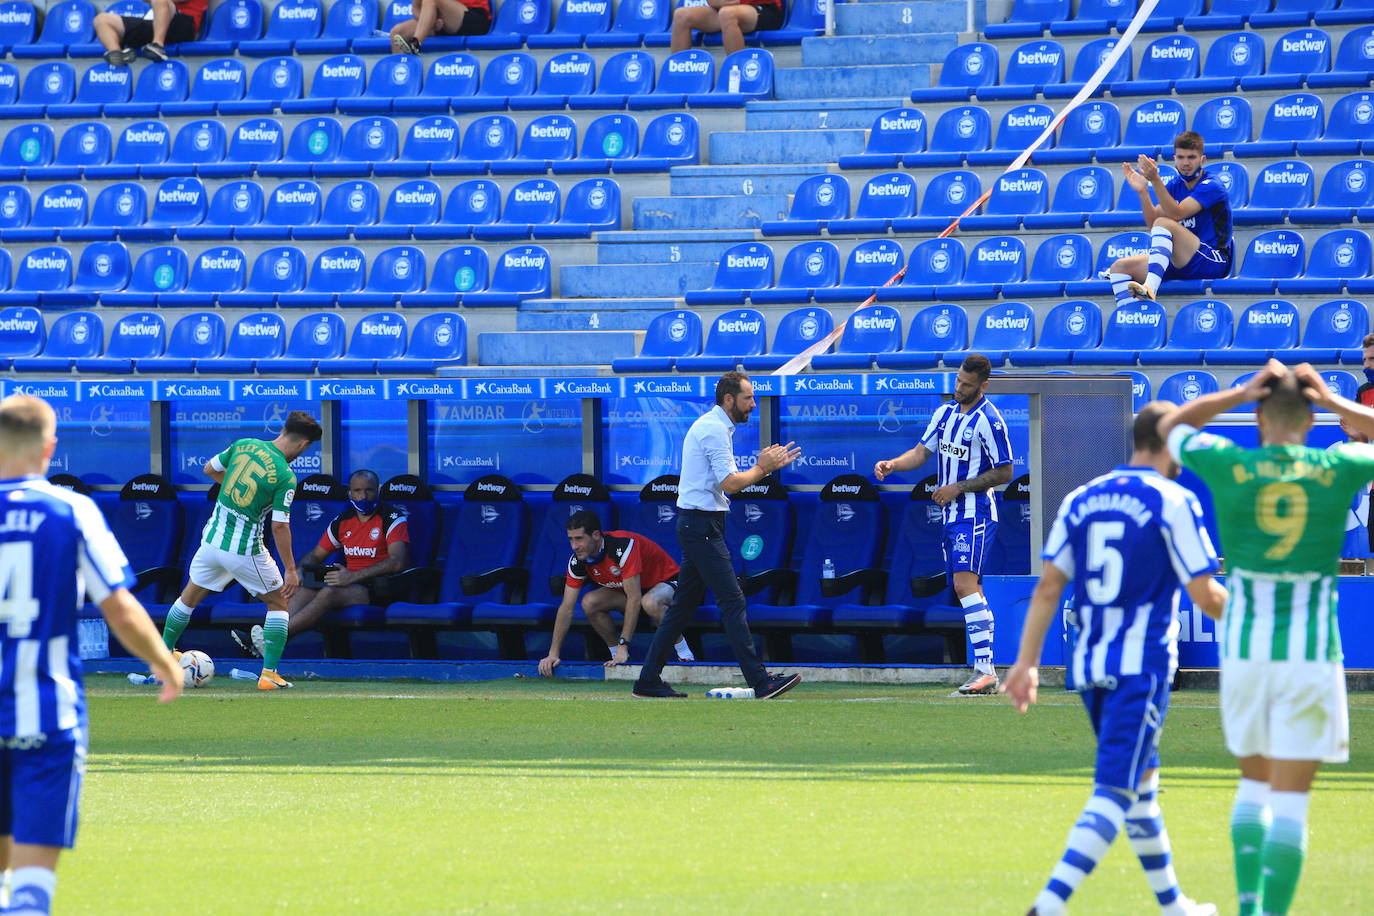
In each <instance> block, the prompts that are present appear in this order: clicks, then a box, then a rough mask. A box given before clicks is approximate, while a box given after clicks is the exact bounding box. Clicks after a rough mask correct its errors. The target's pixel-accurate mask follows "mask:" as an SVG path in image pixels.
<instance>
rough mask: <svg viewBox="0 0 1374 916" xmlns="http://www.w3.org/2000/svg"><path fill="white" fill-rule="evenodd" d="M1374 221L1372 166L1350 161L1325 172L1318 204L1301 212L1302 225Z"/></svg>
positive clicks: (1373, 167) (1318, 195)
mask: <svg viewBox="0 0 1374 916" xmlns="http://www.w3.org/2000/svg"><path fill="white" fill-rule="evenodd" d="M1356 216H1359V217H1360V222H1362V223H1363V222H1370V221H1374V163H1371V162H1370V161H1369V160H1368V159H1349V160H1347V161H1345V162H1340V163H1337V164H1336V165H1333V166H1331V167H1330V168H1329V169H1327V170H1326V175H1325V176H1324V177H1323V178H1322V186H1321V190H1320V191H1319V192H1318V194H1317V205H1316V206H1315V207H1313V208H1311V209H1309V210H1306V211H1304V212H1303V213H1302V219H1303V221H1304V222H1310V223H1348V222H1350V221H1351V220H1352V219H1354V218H1355V217H1356Z"/></svg>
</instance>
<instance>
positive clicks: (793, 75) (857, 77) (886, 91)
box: [712, 39, 931, 162]
mask: <svg viewBox="0 0 1374 916" xmlns="http://www.w3.org/2000/svg"><path fill="white" fill-rule="evenodd" d="M808 40H810V39H808ZM930 73H931V65H930V64H919V63H918V64H902V65H889V66H872V67H854V66H833V67H783V68H781V69H779V70H777V71H775V76H774V78H773V94H774V96H775V97H777V98H779V99H834V98H843V99H852V98H870V99H872V98H876V99H901V98H910V97H911V90H912V88H913V87H915V86H929V85H930ZM712 161H713V162H714V161H716V160H715V159H714V158H713V159H712ZM774 161H778V162H786V161H788V160H774ZM832 161H833V160H832Z"/></svg>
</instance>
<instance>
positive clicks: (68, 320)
mask: <svg viewBox="0 0 1374 916" xmlns="http://www.w3.org/2000/svg"><path fill="white" fill-rule="evenodd" d="M104 347H105V323H104V322H103V321H102V320H101V318H100V316H99V315H98V314H96V313H95V312H64V313H63V314H61V315H59V316H58V317H57V320H56V321H54V322H53V324H52V327H51V328H50V329H49V330H48V339H47V341H46V343H45V344H44V346H43V353H42V355H41V356H22V357H15V358H14V361H13V365H12V368H13V369H14V370H15V371H16V372H57V373H62V374H66V373H68V372H71V370H72V366H73V365H75V363H76V360H77V359H82V358H86V357H91V356H99V355H100V352H101V350H102V349H104Z"/></svg>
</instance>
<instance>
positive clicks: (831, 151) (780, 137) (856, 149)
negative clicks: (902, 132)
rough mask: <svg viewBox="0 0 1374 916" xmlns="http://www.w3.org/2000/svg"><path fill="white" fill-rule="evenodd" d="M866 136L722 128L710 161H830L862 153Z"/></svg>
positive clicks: (860, 132)
mask: <svg viewBox="0 0 1374 916" xmlns="http://www.w3.org/2000/svg"><path fill="white" fill-rule="evenodd" d="M858 69H863V68H858ZM873 69H877V68H873ZM884 69H898V68H884ZM810 72H816V73H820V72H824V71H819V70H817V71H810ZM867 139H868V132H867V131H863V130H762V131H738V132H736V131H720V132H717V133H714V134H712V135H711V162H712V163H713V164H715V165H730V164H736V165H744V164H756V165H767V164H772V163H779V162H792V163H796V162H825V163H831V162H836V161H838V160H839V158H840V157H841V156H846V155H850V154H852V153H861V152H863V149H864V144H865V143H866V142H867Z"/></svg>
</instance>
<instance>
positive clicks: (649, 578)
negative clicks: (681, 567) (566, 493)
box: [539, 509, 696, 677]
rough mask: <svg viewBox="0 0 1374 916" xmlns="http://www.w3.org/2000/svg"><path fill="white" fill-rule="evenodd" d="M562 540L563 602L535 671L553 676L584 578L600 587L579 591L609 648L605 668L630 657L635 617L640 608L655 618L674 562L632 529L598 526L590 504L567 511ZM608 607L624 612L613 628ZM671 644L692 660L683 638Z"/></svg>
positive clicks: (668, 595) (669, 598)
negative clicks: (566, 554)
mask: <svg viewBox="0 0 1374 916" xmlns="http://www.w3.org/2000/svg"><path fill="white" fill-rule="evenodd" d="M568 544H569V545H570V546H571V547H572V550H573V553H572V556H571V557H570V558H569V559H568V578H567V581H566V583H565V584H564V586H563V602H562V603H561V604H559V606H558V616H557V617H556V618H555V619H554V622H553V640H552V642H550V644H549V654H548V656H547V657H546V658H545V659H543V660H542V661H541V662H540V663H539V673H540V674H542V675H544V677H553V669H555V668H557V667H558V666H559V665H560V664H561V663H562V661H563V660H562V659H561V658H559V657H558V653H559V651H561V650H562V648H563V639H564V637H566V636H567V635H568V628H569V627H570V626H571V625H572V615H573V608H574V607H575V606H576V605H577V596H578V595H579V594H580V593H581V592H582V587H583V586H584V585H586V584H587V581H588V580H589V579H590V580H591V582H592V583H593V584H595V585H598V586H600V587H599V588H595V589H593V590H592V591H590V592H588V593H587V594H586V595H585V596H583V598H582V613H584V614H586V615H587V620H588V621H590V622H591V625H592V628H593V629H595V630H596V632H597V634H598V635H600V636H601V638H602V639H604V640H605V641H606V646H607V648H609V649H610V652H611V660H610V661H608V662H606V667H608V668H609V667H611V666H612V665H623V664H625V663H626V662H627V661H629V660H630V640H631V639H633V638H634V635H635V625H636V624H637V623H639V611H640V608H643V609H644V613H646V614H648V615H649V619H650V620H652V621H653V622H654V623H655V624H658V623H660V622H661V621H662V620H663V612H664V611H666V610H668V605H670V604H672V603H673V594H674V593H675V592H676V591H677V574H678V565H677V563H676V562H675V561H674V560H673V558H672V557H670V556H668V553H667V552H666V551H665V550H664V549H663V548H662V547H660V546H658V545H657V544H655V543H654V542H653V541H651V540H649V539H648V538H646V537H645V536H644V535H642V534H635V533H634V532H633V531H605V532H603V531H602V530H601V519H599V518H597V515H596V513H595V512H593V511H591V510H590V509H582V510H581V511H578V512H574V513H573V514H572V515H571V516H569V518H568ZM611 611H621V612H622V613H623V614H624V619H623V621H622V623H621V625H620V627H619V628H617V627H616V625H615V622H614V621H613V620H611ZM673 648H674V649H676V650H677V660H678V661H680V662H690V661H695V660H696V659H695V658H694V657H693V656H692V650H691V649H689V648H688V647H687V640H686V639H679V640H678V641H677V644H676V645H675V646H674V647H673Z"/></svg>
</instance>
